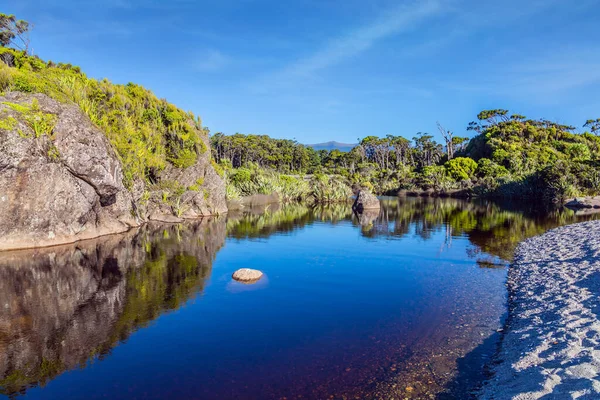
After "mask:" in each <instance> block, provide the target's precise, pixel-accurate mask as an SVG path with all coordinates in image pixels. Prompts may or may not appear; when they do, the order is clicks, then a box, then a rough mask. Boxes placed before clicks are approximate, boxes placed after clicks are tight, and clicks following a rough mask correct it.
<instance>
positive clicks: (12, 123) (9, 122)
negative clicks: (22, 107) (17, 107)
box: [0, 115, 18, 131]
mask: <svg viewBox="0 0 600 400" xmlns="http://www.w3.org/2000/svg"><path fill="white" fill-rule="evenodd" d="M17 122H18V121H17V120H16V119H15V118H14V117H11V116H7V117H4V116H1V115H0V129H3V130H6V131H11V130H13V129H15V127H16V126H17Z"/></svg>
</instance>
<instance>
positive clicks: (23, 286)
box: [0, 220, 225, 394]
mask: <svg viewBox="0 0 600 400" xmlns="http://www.w3.org/2000/svg"><path fill="white" fill-rule="evenodd" d="M224 240H225V222H224V220H221V221H208V220H204V221H202V222H196V223H188V224H183V225H169V226H145V227H142V228H141V229H140V230H137V231H133V232H129V233H127V234H124V235H114V236H107V237H103V238H99V239H96V240H92V241H86V242H80V243H76V244H74V245H69V246H60V247H53V248H46V249H39V250H31V251H19V252H7V253H0V393H5V394H11V393H16V392H19V391H23V390H25V389H26V388H27V387H28V386H31V385H36V384H39V383H42V384H43V383H44V382H46V381H47V380H49V379H52V378H53V377H55V376H56V375H58V374H60V373H61V372H63V371H65V370H69V369H73V368H76V367H78V366H79V365H82V364H85V363H86V362H88V361H89V360H90V359H93V358H94V357H103V356H104V355H106V354H107V353H109V352H110V350H111V349H112V348H113V347H115V346H117V345H118V343H119V342H120V341H123V340H125V339H127V338H128V336H129V335H130V334H131V333H132V332H133V331H135V330H136V329H138V328H140V327H143V326H144V325H145V324H146V323H148V322H150V321H152V320H153V319H155V318H156V317H158V316H159V315H160V314H161V313H163V312H165V311H167V310H170V309H174V308H177V307H178V306H180V305H181V303H182V302H184V301H186V300H188V299H189V298H190V297H192V296H193V295H194V294H196V293H198V292H199V291H201V290H202V289H203V286H204V282H205V280H206V279H207V278H208V277H209V276H210V272H211V266H212V261H213V259H214V257H215V255H216V253H217V252H218V250H219V249H220V248H221V246H222V245H223V243H224Z"/></svg>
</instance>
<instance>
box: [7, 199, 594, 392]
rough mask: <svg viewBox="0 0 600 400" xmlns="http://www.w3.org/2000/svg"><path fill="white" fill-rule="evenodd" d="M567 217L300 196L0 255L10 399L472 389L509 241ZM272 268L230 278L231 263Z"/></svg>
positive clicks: (502, 295)
mask: <svg viewBox="0 0 600 400" xmlns="http://www.w3.org/2000/svg"><path fill="white" fill-rule="evenodd" d="M590 218H592V217H590V216H577V215H575V214H574V213H573V212H572V211H568V210H553V211H543V212H542V211H534V210H531V209H527V207H524V206H523V205H514V204H513V205H511V204H508V205H506V204H503V205H500V204H496V203H493V202H488V201H465V200H458V199H428V198H405V199H402V198H400V199H399V198H391V197H390V198H382V210H381V212H379V213H375V214H371V215H369V214H365V215H363V216H360V217H359V216H356V215H353V213H352V210H351V207H350V205H348V204H333V205H329V206H322V207H310V206H307V205H300V204H290V205H285V206H279V205H271V206H267V207H265V208H262V209H258V210H248V211H246V212H242V213H237V214H236V213H233V214H230V215H228V216H223V217H220V218H214V219H204V220H201V221H190V222H186V223H184V224H171V225H165V224H162V225H156V224H148V225H145V226H143V227H141V228H140V229H136V230H132V231H130V232H128V233H126V234H122V235H112V236H106V237H102V238H98V239H95V240H89V241H84V242H79V243H75V244H72V245H65V246H56V247H51V248H42V249H36V250H26V251H25V250H24V251H11V252H2V253H0V393H2V394H4V395H6V396H10V397H19V398H26V399H52V398H82V399H83V398H85V399H95V398H111V399H120V398H123V399H124V398H127V399H131V398H146V399H164V398H169V399H173V398H175V399H177V398H180V399H214V398H219V399H237V398H247V399H267V398H269V399H271V398H272V399H281V398H288V399H291V398H312V399H323V398H336V399H337V398H340V399H343V398H380V397H385V398H387V397H400V398H441V399H444V398H448V399H450V398H466V397H468V395H469V394H470V393H471V392H472V391H473V390H474V389H475V388H476V387H477V385H478V383H479V382H480V381H481V380H482V379H483V378H484V376H485V375H484V371H485V368H484V366H485V365H486V363H488V362H489V360H490V357H491V356H492V355H493V352H494V351H495V349H496V346H497V338H498V333H497V332H498V330H499V329H501V328H502V324H503V318H504V315H505V313H506V289H505V286H504V285H505V280H506V267H507V265H508V263H510V261H511V257H512V253H513V251H514V248H515V247H516V245H517V244H518V243H519V242H520V241H522V240H523V239H525V238H527V237H531V236H535V235H537V234H541V233H543V232H545V231H547V230H548V229H551V228H554V227H556V226H560V225H565V224H568V223H573V222H579V221H583V220H586V219H590ZM243 267H247V268H255V269H259V270H261V271H263V272H264V273H265V276H264V277H263V278H262V279H261V280H260V281H259V282H258V283H256V284H253V285H244V284H242V283H238V282H234V281H232V280H231V274H232V273H233V272H234V271H235V270H236V269H238V268H243Z"/></svg>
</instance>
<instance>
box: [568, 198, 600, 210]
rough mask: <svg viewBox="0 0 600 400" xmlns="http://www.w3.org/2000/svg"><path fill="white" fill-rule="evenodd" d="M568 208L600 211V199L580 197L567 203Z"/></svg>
mask: <svg viewBox="0 0 600 400" xmlns="http://www.w3.org/2000/svg"><path fill="white" fill-rule="evenodd" d="M565 206H566V207H569V208H573V209H582V208H595V209H600V197H580V198H575V199H572V200H569V201H567V202H566V203H565Z"/></svg>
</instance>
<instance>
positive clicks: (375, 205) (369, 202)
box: [352, 189, 381, 214]
mask: <svg viewBox="0 0 600 400" xmlns="http://www.w3.org/2000/svg"><path fill="white" fill-rule="evenodd" d="M380 208H381V204H380V203H379V199H378V198H377V197H375V195H374V194H372V193H371V192H369V191H367V190H364V189H363V190H360V191H359V192H358V194H357V195H356V200H354V204H353V205H352V210H354V211H355V212H357V213H359V214H361V213H362V212H363V211H364V210H379V209H380Z"/></svg>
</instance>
